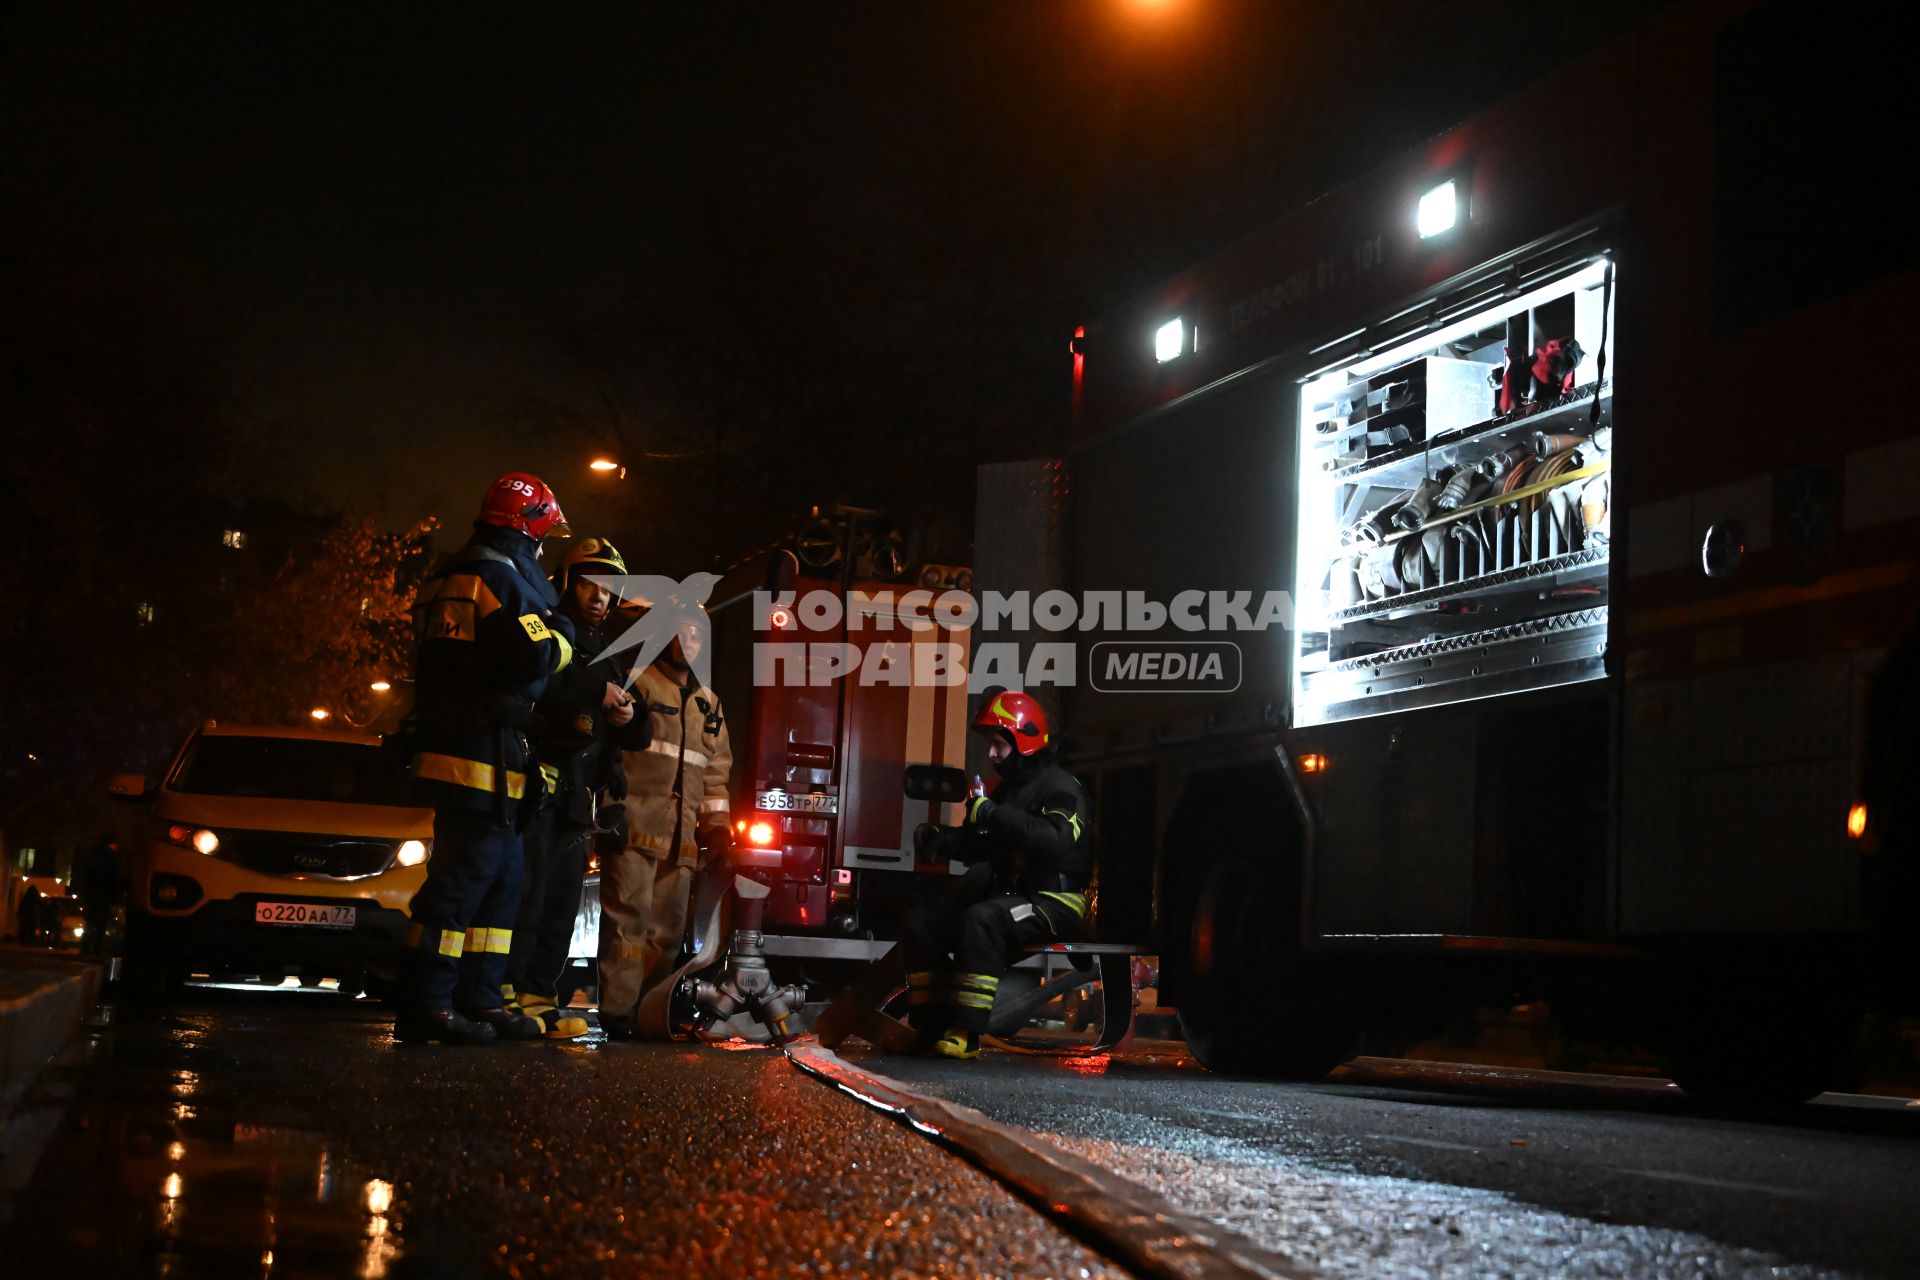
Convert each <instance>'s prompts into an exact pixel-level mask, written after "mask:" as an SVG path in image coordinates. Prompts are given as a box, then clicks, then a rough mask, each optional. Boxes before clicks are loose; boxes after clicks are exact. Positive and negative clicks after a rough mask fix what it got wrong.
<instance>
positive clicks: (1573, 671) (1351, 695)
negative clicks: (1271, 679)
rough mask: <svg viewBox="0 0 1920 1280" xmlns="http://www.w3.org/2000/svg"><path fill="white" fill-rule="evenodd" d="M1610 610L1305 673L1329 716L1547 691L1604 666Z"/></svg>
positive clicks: (1429, 643)
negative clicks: (1468, 690)
mask: <svg viewBox="0 0 1920 1280" xmlns="http://www.w3.org/2000/svg"><path fill="white" fill-rule="evenodd" d="M1606 636H1607V608H1606V606H1605V605H1601V606H1598V607H1596V608H1592V609H1580V610H1575V611H1571V612H1567V613H1560V614H1554V615H1552V616H1551V617H1546V618H1535V619H1532V620H1529V621H1526V622H1519V623H1511V624H1508V625H1506V626H1500V627H1493V628H1489V629H1488V630H1485V631H1476V632H1470V633H1468V634H1465V635H1458V636H1447V637H1442V638H1435V639H1430V640H1424V641H1418V642H1415V643H1413V644H1407V645H1400V646H1398V647H1396V648H1393V649H1384V650H1382V651H1380V652H1379V653H1372V654H1367V655H1365V656H1363V657H1358V658H1348V659H1345V660H1343V661H1341V662H1336V663H1333V664H1331V665H1330V666H1328V667H1327V668H1325V669H1324V670H1321V671H1317V672H1314V673H1312V674H1311V675H1309V676H1307V677H1306V679H1305V681H1304V685H1305V688H1306V689H1307V690H1309V691H1310V692H1312V693H1313V694H1314V695H1316V696H1317V697H1318V698H1319V699H1321V700H1322V702H1323V705H1324V706H1325V708H1326V710H1325V712H1324V718H1325V719H1326V720H1329V721H1332V720H1351V719H1356V718H1358V717H1361V716H1370V715H1380V714H1383V713H1385V712H1390V711H1405V710H1410V709H1412V708H1416V707H1423V706H1435V705H1439V704H1442V703H1452V702H1458V701H1460V700H1461V699H1462V697H1463V694H1462V689H1463V687H1465V688H1468V689H1470V690H1471V692H1469V693H1466V694H1465V695H1464V696H1465V697H1468V698H1486V697H1495V696H1497V695H1500V694H1504V693H1518V692H1521V691H1523V690H1529V689H1540V688H1550V687H1553V686H1556V685H1563V684H1571V683H1575V682H1577V681H1582V680H1590V679H1595V678H1597V677H1599V676H1600V675H1601V674H1602V673H1603V670H1604V666H1605V660H1606V659H1605V655H1606Z"/></svg>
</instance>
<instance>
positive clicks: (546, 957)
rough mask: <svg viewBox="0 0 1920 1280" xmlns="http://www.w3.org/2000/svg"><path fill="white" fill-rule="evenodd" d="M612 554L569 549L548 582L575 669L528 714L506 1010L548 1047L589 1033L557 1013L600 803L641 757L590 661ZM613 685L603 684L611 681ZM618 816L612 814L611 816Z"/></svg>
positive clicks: (616, 694)
mask: <svg viewBox="0 0 1920 1280" xmlns="http://www.w3.org/2000/svg"><path fill="white" fill-rule="evenodd" d="M626 571H627V566H626V562H625V561H624V560H622V559H621V556H620V552H619V550H618V549H617V548H616V547H615V546H614V545H613V544H612V543H611V542H608V541H606V540H605V539H604V538H583V539H581V540H580V541H578V542H576V543H574V544H573V545H572V546H571V547H569V548H568V549H567V554H566V556H565V557H564V558H563V559H562V560H561V562H560V567H559V569H558V570H557V571H556V572H555V574H554V577H553V584H554V588H555V589H556V590H557V591H558V592H559V594H560V609H561V612H562V613H564V614H565V615H566V616H567V618H568V619H569V620H570V621H571V622H572V623H573V630H574V640H573V648H574V655H573V663H572V665H571V666H569V667H568V668H567V669H566V670H565V671H562V672H561V673H560V674H558V675H556V676H555V677H554V678H553V680H552V682H551V683H549V684H548V685H547V691H546V693H545V694H543V695H542V696H541V698H540V701H539V702H538V703H536V704H535V705H534V714H535V715H536V717H537V718H538V719H539V720H540V722H541V727H542V733H541V737H540V744H539V751H540V772H541V776H542V781H543V782H544V783H545V797H544V799H543V800H542V803H541V806H540V811H539V813H538V814H536V815H535V816H534V818H533V821H532V823H531V825H530V826H529V827H528V829H527V833H526V855H527V856H526V868H527V870H526V890H525V893H524V894H523V895H522V897H521V900H520V915H519V918H518V920H516V921H515V923H514V927H513V950H512V953H511V954H510V955H509V956H508V958H507V982H508V986H509V990H508V992H507V995H508V996H509V997H510V1000H509V1007H512V1005H514V1004H517V1005H518V1006H519V1008H520V1010H521V1011H522V1012H523V1013H525V1014H527V1015H528V1016H529V1017H531V1018H534V1019H537V1020H538V1021H539V1022H540V1024H541V1026H543V1027H544V1028H545V1029H546V1034H547V1037H548V1039H553V1040H570V1039H573V1038H575V1037H577V1036H583V1035H585V1034H586V1033H587V1030H588V1028H587V1023H586V1020H585V1019H584V1018H579V1017H575V1016H572V1015H569V1014H568V1013H566V1011H565V1009H564V1008H563V1007H562V1006H561V1004H560V999H559V988H560V976H561V974H562V972H563V971H564V970H565V969H566V966H567V947H568V944H569V943H570V942H571V941H572V940H573V926H574V919H575V917H576V916H578V915H579V913H580V891H581V886H582V884H583V882H584V881H585V879H586V874H587V853H588V845H589V843H590V841H591V840H592V838H593V834H594V825H595V821H596V818H597V817H598V816H599V810H600V805H599V800H600V797H601V796H602V795H607V796H608V797H609V798H610V799H611V800H613V801H615V802H617V801H619V800H620V799H622V798H623V797H624V796H625V795H626V778H625V775H624V773H623V772H622V770H621V764H620V753H621V752H622V751H623V750H626V751H640V750H645V748H646V745H647V741H648V730H649V725H650V723H651V722H650V719H649V717H646V716H636V715H635V714H634V706H633V698H632V696H631V695H630V694H628V692H627V691H626V690H625V689H624V688H623V687H622V686H621V684H620V683H618V681H619V679H620V676H621V674H624V673H615V672H613V671H612V670H611V669H610V664H609V663H606V662H597V661H595V659H596V658H597V657H598V656H599V654H600V651H601V650H602V649H603V648H605V646H606V643H607V637H606V634H605V633H604V632H603V631H602V630H601V628H602V627H603V625H604V624H605V623H606V621H607V617H608V614H609V612H610V611H611V608H612V605H613V593H612V592H611V591H609V590H608V589H607V588H606V587H604V586H601V585H600V584H599V583H596V582H592V581H590V580H589V579H590V577H591V576H592V575H594V574H625V573H626ZM610 676H611V677H612V678H611V679H609V677H610ZM613 811H614V812H615V813H618V812H619V811H618V809H617V808H616V809H614V810H613Z"/></svg>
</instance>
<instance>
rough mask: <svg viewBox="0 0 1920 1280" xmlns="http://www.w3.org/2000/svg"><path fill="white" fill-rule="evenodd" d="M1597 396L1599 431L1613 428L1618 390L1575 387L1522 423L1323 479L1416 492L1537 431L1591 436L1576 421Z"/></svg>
mask: <svg viewBox="0 0 1920 1280" xmlns="http://www.w3.org/2000/svg"><path fill="white" fill-rule="evenodd" d="M1596 390H1598V392H1599V393H1600V421H1599V423H1598V426H1599V427H1605V426H1610V425H1612V417H1613V404H1612V402H1613V384H1612V383H1611V382H1606V383H1588V384H1587V385H1586V386H1584V387H1576V388H1575V389H1574V390H1573V391H1571V392H1569V393H1568V394H1567V395H1565V396H1563V397H1561V399H1560V400H1559V401H1557V402H1556V403H1554V404H1553V405H1551V406H1550V407H1548V408H1545V409H1538V410H1535V411H1534V412H1533V413H1529V414H1526V415H1524V416H1523V417H1518V418H1496V419H1491V420H1489V421H1486V422H1480V423H1476V424H1474V425H1473V426H1470V427H1463V428H1461V429H1459V430H1457V431H1445V432H1442V433H1441V434H1439V435H1437V436H1434V437H1432V438H1431V439H1428V440H1424V441H1419V442H1416V443H1413V444H1404V445H1401V446H1400V447H1399V448H1398V449H1395V450H1394V451H1393V452H1392V453H1391V454H1388V455H1386V456H1384V457H1380V458H1369V459H1366V460H1364V461H1359V462H1351V463H1348V464H1347V465H1346V466H1344V467H1339V468H1336V469H1335V470H1332V471H1327V472H1325V473H1323V474H1324V476H1325V478H1326V479H1328V480H1331V481H1337V482H1339V483H1342V484H1362V485H1379V486H1382V487H1390V488H1396V489H1411V488H1412V487H1414V486H1415V485H1417V484H1419V483H1420V482H1421V481H1422V480H1424V479H1426V478H1427V477H1428V476H1429V475H1431V474H1433V472H1434V471H1436V470H1438V469H1439V468H1440V467H1443V466H1452V465H1454V464H1455V463H1459V462H1462V461H1465V462H1468V463H1478V462H1479V461H1480V460H1481V459H1482V458H1486V457H1488V456H1490V455H1491V454H1493V453H1496V452H1498V451H1499V450H1500V449H1502V448H1505V447H1506V446H1507V445H1510V444H1517V443H1519V442H1520V441H1522V440H1525V439H1527V438H1528V437H1530V436H1532V435H1533V433H1534V432H1536V431H1555V430H1559V431H1568V432H1572V433H1573V434H1577V435H1591V434H1592V431H1593V430H1595V429H1597V427H1589V426H1588V425H1587V424H1586V423H1584V422H1581V423H1578V426H1577V429H1576V420H1577V419H1578V418H1579V417H1580V415H1581V414H1584V413H1591V412H1592V411H1593V397H1594V393H1595V391H1596ZM1469 451H1470V452H1469Z"/></svg>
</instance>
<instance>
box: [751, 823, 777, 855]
mask: <svg viewBox="0 0 1920 1280" xmlns="http://www.w3.org/2000/svg"><path fill="white" fill-rule="evenodd" d="M747 843H748V844H757V845H759V846H760V847H761V848H763V849H764V848H766V847H767V846H768V845H770V844H772V843H773V824H772V823H771V822H768V821H766V820H765V819H760V820H758V821H755V822H753V823H750V824H749V825H748V827H747Z"/></svg>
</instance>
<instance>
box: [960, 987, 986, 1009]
mask: <svg viewBox="0 0 1920 1280" xmlns="http://www.w3.org/2000/svg"><path fill="white" fill-rule="evenodd" d="M953 1002H954V1003H955V1004H957V1005H959V1006H961V1007H962V1008H965V1009H991V1008H993V997H992V996H989V995H983V994H981V993H980V992H978V991H962V992H960V993H959V994H958V995H956V996H954V998H953Z"/></svg>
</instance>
